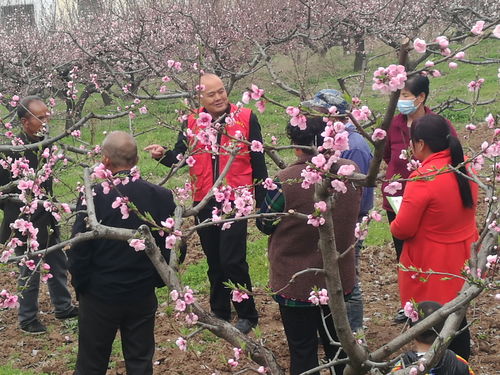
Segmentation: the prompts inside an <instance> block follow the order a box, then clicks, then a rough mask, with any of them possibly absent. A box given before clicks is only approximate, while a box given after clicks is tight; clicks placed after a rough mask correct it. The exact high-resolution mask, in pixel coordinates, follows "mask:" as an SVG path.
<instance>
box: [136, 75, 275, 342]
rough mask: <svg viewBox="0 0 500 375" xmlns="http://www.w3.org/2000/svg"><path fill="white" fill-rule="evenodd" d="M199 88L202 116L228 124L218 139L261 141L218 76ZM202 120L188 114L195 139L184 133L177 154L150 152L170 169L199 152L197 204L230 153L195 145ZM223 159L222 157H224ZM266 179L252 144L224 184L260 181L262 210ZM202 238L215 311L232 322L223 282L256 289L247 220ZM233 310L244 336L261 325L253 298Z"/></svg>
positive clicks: (252, 120) (208, 212)
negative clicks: (248, 254) (231, 118)
mask: <svg viewBox="0 0 500 375" xmlns="http://www.w3.org/2000/svg"><path fill="white" fill-rule="evenodd" d="M200 85H201V87H202V91H201V95H200V102H201V105H202V108H200V109H199V110H198V113H201V112H206V113H209V114H210V115H211V116H212V121H216V120H218V123H220V124H223V126H221V128H220V129H221V131H220V132H219V134H218V136H217V141H218V143H219V145H221V146H226V145H229V143H230V142H232V141H231V139H230V138H229V137H226V136H225V135H224V133H227V134H228V135H230V136H235V135H236V133H237V132H241V134H242V135H243V136H244V137H245V139H246V140H248V141H250V142H251V141H253V140H256V141H259V142H262V135H261V130H260V125H259V121H258V120H257V116H255V114H253V113H252V111H251V110H250V109H248V108H238V107H237V106H235V105H234V104H231V103H229V100H228V98H227V92H226V89H225V87H224V83H223V82H222V80H221V79H220V78H219V77H217V76H216V75H214V74H205V75H203V76H202V77H201V79H200ZM229 114H232V115H233V116H234V119H235V121H234V123H232V124H231V125H228V124H226V123H225V118H226V116H227V115H229ZM197 117H198V116H194V115H191V116H189V118H188V120H187V122H186V123H185V124H184V125H185V127H187V128H188V129H190V130H191V134H192V135H191V136H190V137H189V138H187V137H186V135H185V133H184V132H180V133H179V136H178V139H177V143H176V144H175V147H174V149H173V150H166V149H165V148H164V147H163V146H161V145H158V144H154V145H150V146H148V147H146V148H145V150H146V151H149V152H150V153H151V156H152V157H153V158H155V159H157V160H160V162H161V163H162V164H164V165H166V166H168V167H170V166H171V165H172V164H174V163H176V162H177V155H179V154H181V155H184V154H185V153H186V152H187V151H188V145H190V148H192V147H191V146H193V147H196V148H197V150H196V153H194V154H193V155H192V156H193V158H194V159H195V161H196V162H195V164H194V165H193V166H192V167H191V168H190V170H189V173H190V175H191V180H192V186H193V199H194V203H195V204H197V203H198V202H199V201H201V200H202V199H203V197H204V196H205V195H206V194H207V193H208V192H209V191H210V190H211V189H212V186H213V184H214V181H216V180H217V178H218V177H219V174H220V173H221V171H223V170H224V167H225V165H226V163H227V159H228V158H227V155H223V153H224V151H221V153H220V154H212V153H211V152H209V151H210V150H206V149H205V148H203V147H202V146H201V145H200V144H199V142H198V144H197V145H195V144H196V134H197V132H198V126H197V125H196V118H197ZM221 150H223V148H221ZM221 155H222V157H220V156H221ZM266 177H267V168H266V164H265V161H264V154H263V153H260V152H253V151H251V150H250V149H249V147H248V146H244V147H243V148H242V149H240V154H239V155H238V156H237V158H236V160H235V162H234V163H233V164H232V165H231V168H230V169H229V172H228V174H227V175H226V179H225V181H224V183H223V184H226V185H229V186H231V187H232V188H237V187H238V186H248V185H252V184H254V183H255V184H256V185H255V200H256V203H257V206H258V207H260V204H261V202H262V200H263V199H264V196H265V191H264V190H263V188H262V185H261V184H260V182H262V181H263V180H264V179H265V178H266ZM214 207H217V208H219V209H220V203H217V202H216V201H215V199H212V200H211V201H210V202H209V203H208V204H207V205H206V206H205V207H204V208H203V209H202V210H201V211H200V213H199V214H198V215H197V222H198V223H200V222H202V221H204V220H206V219H211V218H212V210H213V208H214ZM198 235H199V237H200V241H201V247H202V248H203V252H204V253H205V255H206V257H207V262H208V278H209V280H210V307H211V310H212V312H213V313H214V314H215V315H216V316H217V317H219V318H220V319H223V320H226V321H229V320H231V295H230V292H231V291H230V289H228V288H227V287H225V285H224V283H225V282H227V281H231V282H233V283H234V284H240V285H244V286H245V287H246V289H247V290H250V291H251V290H252V283H251V281H250V275H249V273H248V263H247V261H246V249H247V247H246V240H247V222H246V221H237V222H234V223H233V224H232V225H231V228H230V229H226V230H221V227H220V226H217V225H214V226H211V227H207V228H203V229H200V230H198ZM234 307H235V310H236V312H237V314H238V321H237V322H236V328H238V329H239V330H240V331H241V332H243V333H245V334H246V333H248V332H250V330H251V329H252V328H253V327H255V326H256V325H257V322H258V313H257V310H256V308H255V302H254V300H253V297H250V298H249V299H247V300H244V301H243V302H241V303H234Z"/></svg>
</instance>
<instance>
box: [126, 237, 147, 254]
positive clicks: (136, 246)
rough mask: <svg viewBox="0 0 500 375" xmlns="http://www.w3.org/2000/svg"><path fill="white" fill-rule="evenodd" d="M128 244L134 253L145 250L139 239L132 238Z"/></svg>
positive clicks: (142, 242) (141, 240) (142, 241)
mask: <svg viewBox="0 0 500 375" xmlns="http://www.w3.org/2000/svg"><path fill="white" fill-rule="evenodd" d="M128 244H129V245H130V246H131V247H133V248H134V250H135V251H142V250H144V249H145V248H146V244H145V243H144V240H143V239H141V238H134V239H132V240H130V241H129V243H128Z"/></svg>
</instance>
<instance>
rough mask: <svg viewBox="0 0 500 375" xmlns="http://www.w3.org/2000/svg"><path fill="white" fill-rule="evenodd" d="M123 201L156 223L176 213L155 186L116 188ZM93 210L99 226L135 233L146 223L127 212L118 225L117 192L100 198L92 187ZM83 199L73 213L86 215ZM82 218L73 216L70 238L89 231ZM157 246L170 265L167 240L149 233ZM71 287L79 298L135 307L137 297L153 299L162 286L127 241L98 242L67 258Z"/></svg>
mask: <svg viewBox="0 0 500 375" xmlns="http://www.w3.org/2000/svg"><path fill="white" fill-rule="evenodd" d="M118 190H119V191H120V193H121V194H122V195H123V196H126V197H128V198H129V201H130V202H132V203H133V204H134V205H135V206H136V207H137V209H138V210H139V211H140V212H141V213H142V214H145V213H149V214H151V216H152V217H153V219H154V220H155V222H156V223H158V224H159V223H160V221H163V220H165V219H167V218H168V217H170V216H171V215H172V214H173V212H174V209H175V203H174V200H173V197H172V193H171V192H170V191H169V190H167V189H165V188H163V187H160V186H158V185H153V184H151V183H149V182H147V181H144V180H142V179H138V180H136V181H135V182H132V181H130V182H129V183H128V184H126V185H122V184H120V185H118ZM94 191H95V196H94V204H95V208H96V216H97V220H98V221H99V222H100V223H102V224H103V225H108V226H113V227H119V228H127V229H137V228H138V227H139V226H141V225H142V224H144V222H143V221H142V220H141V219H139V217H138V216H137V215H136V214H134V213H132V212H130V216H129V217H128V218H127V219H122V214H121V212H120V209H119V208H116V209H114V208H112V207H111V204H112V203H113V202H114V201H115V198H116V197H117V196H118V192H117V191H116V190H115V189H111V191H110V192H109V194H104V193H103V188H102V186H101V185H100V184H99V185H96V186H94ZM85 209H86V207H85V206H83V207H82V203H81V199H80V200H79V203H78V205H77V210H85ZM86 217H87V215H86V213H85V212H83V213H82V212H81V213H79V214H78V215H77V217H76V220H75V224H74V225H73V231H72V236H75V235H76V234H77V233H80V232H85V231H87V230H88V229H87V227H86V220H85V219H86ZM152 233H153V236H154V237H155V240H156V243H157V245H158V246H159V247H160V249H161V250H162V252H163V255H164V256H165V258H166V260H167V261H168V259H169V255H170V252H169V251H168V250H166V249H165V237H161V236H160V235H159V233H158V231H153V232H152ZM67 254H68V259H69V271H70V273H71V275H72V284H73V286H74V288H75V290H76V291H77V293H81V294H86V293H89V294H91V295H93V296H94V297H97V298H99V299H101V300H103V301H104V302H107V303H122V302H126V301H133V300H134V298H135V297H137V296H146V295H148V293H152V292H153V291H154V288H155V287H159V286H163V283H162V280H161V278H160V276H159V275H158V273H157V272H156V270H155V268H154V266H153V264H152V263H151V261H150V260H149V258H148V256H147V255H146V253H145V252H144V251H138V252H137V251H135V249H134V248H132V247H131V246H130V245H129V244H128V243H127V242H126V241H118V240H110V239H96V240H90V241H86V242H82V243H79V244H76V245H74V246H72V247H71V249H70V250H68V252H67Z"/></svg>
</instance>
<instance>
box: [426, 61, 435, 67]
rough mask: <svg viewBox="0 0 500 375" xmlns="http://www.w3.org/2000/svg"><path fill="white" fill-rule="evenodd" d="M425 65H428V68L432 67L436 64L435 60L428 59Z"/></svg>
mask: <svg viewBox="0 0 500 375" xmlns="http://www.w3.org/2000/svg"><path fill="white" fill-rule="evenodd" d="M425 66H426V67H427V68H430V67H432V66H434V61H431V60H427V61H426V62H425Z"/></svg>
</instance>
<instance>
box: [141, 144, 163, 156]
mask: <svg viewBox="0 0 500 375" xmlns="http://www.w3.org/2000/svg"><path fill="white" fill-rule="evenodd" d="M144 151H149V154H150V155H151V157H152V158H153V159H161V157H162V156H163V155H164V154H165V149H164V148H163V146H160V145H156V144H155V145H149V146H147V147H145V148H144Z"/></svg>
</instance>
